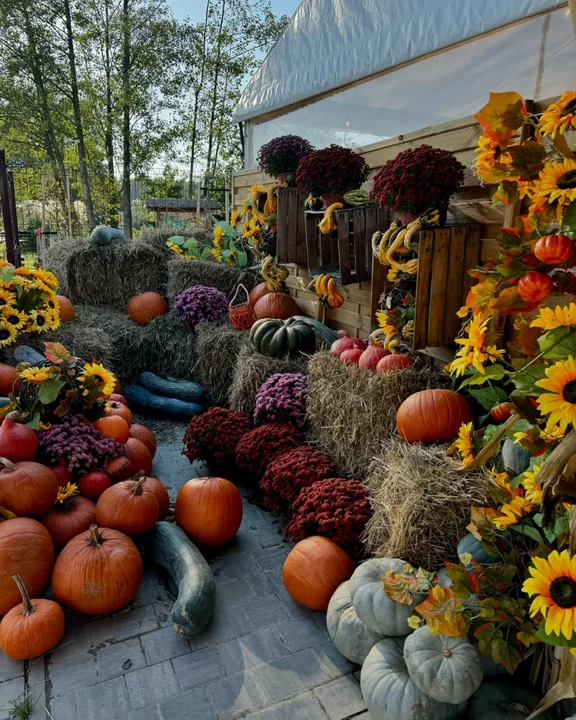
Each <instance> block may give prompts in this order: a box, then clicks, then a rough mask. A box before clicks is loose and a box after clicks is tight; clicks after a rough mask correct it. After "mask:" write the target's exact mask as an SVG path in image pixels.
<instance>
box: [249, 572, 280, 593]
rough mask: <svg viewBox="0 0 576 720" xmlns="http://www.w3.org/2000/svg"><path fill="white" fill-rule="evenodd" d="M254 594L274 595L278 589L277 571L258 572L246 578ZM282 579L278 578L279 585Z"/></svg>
mask: <svg viewBox="0 0 576 720" xmlns="http://www.w3.org/2000/svg"><path fill="white" fill-rule="evenodd" d="M246 580H247V582H248V583H249V585H250V587H251V588H252V590H254V592H255V593H256V595H260V596H263V595H276V594H277V591H278V589H279V583H278V573H277V572H259V573H257V574H255V575H248V577H247V578H246ZM281 584H282V579H281V578H280V585H281Z"/></svg>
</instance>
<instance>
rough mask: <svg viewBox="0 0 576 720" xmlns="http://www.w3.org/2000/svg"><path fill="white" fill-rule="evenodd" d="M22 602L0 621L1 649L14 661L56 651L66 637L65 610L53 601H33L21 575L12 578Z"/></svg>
mask: <svg viewBox="0 0 576 720" xmlns="http://www.w3.org/2000/svg"><path fill="white" fill-rule="evenodd" d="M13 580H14V582H15V584H16V586H17V588H18V591H19V592H20V594H21V596H22V602H21V603H20V604H19V605H16V607H13V608H12V610H9V611H8V613H6V615H5V616H4V618H3V619H2V622H0V648H2V650H3V651H4V652H5V653H6V655H8V657H9V658H12V660H31V659H32V658H35V657H39V656H40V655H44V654H45V653H47V652H50V650H53V649H54V648H55V647H56V645H58V643H59V642H60V640H62V637H63V636H64V629H65V624H66V623H65V620H64V613H63V612H62V608H61V607H60V605H58V603H55V602H54V601H53V600H43V599H38V600H36V599H35V600H30V596H29V595H28V591H27V590H26V586H25V585H24V583H23V582H22V579H21V577H20V576H19V575H14V578H13Z"/></svg>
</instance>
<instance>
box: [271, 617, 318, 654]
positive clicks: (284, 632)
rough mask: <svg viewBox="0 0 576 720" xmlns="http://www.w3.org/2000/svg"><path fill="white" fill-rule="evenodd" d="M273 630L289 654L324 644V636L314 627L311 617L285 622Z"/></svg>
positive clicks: (316, 626)
mask: <svg viewBox="0 0 576 720" xmlns="http://www.w3.org/2000/svg"><path fill="white" fill-rule="evenodd" d="M274 629H275V630H276V632H277V633H278V634H279V635H280V637H281V639H282V641H283V642H284V644H285V645H286V647H287V648H288V649H289V650H290V652H291V653H296V652H299V651H300V650H305V649H306V648H313V647H316V646H317V645H323V644H324V643H325V642H326V636H325V635H324V633H323V632H322V631H321V630H320V628H319V627H318V625H316V623H315V622H314V619H313V617H312V615H308V616H307V617H300V618H295V619H293V620H285V621H284V622H280V623H278V624H277V625H276V626H275V628H274Z"/></svg>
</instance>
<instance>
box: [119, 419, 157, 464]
mask: <svg viewBox="0 0 576 720" xmlns="http://www.w3.org/2000/svg"><path fill="white" fill-rule="evenodd" d="M130 437H133V438H136V439H137V440H140V442H143V443H144V445H146V447H147V448H148V452H149V453H150V455H151V456H152V458H154V455H156V436H155V435H154V433H153V432H152V431H151V430H148V428H147V427H145V426H144V425H132V426H131V427H130ZM124 442H126V441H124Z"/></svg>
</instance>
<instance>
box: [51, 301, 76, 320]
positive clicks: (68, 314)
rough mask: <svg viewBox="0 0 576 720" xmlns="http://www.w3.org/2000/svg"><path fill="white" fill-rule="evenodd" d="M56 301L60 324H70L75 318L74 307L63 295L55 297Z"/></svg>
mask: <svg viewBox="0 0 576 720" xmlns="http://www.w3.org/2000/svg"><path fill="white" fill-rule="evenodd" d="M56 300H58V310H59V312H60V321H61V322H71V321H72V320H74V318H75V317H76V310H75V308H74V305H72V303H71V302H70V300H68V298H67V297H64V295H56Z"/></svg>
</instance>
